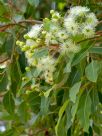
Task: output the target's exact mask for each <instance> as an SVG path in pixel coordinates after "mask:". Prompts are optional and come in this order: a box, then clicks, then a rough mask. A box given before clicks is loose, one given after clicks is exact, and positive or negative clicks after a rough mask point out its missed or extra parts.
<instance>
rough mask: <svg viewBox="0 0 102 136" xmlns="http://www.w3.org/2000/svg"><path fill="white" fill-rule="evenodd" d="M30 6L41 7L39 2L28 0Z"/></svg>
mask: <svg viewBox="0 0 102 136" xmlns="http://www.w3.org/2000/svg"><path fill="white" fill-rule="evenodd" d="M28 2H29V4H31V5H32V6H35V7H37V6H38V5H39V2H40V1H39V0H28Z"/></svg>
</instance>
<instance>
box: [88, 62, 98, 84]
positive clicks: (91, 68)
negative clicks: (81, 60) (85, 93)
mask: <svg viewBox="0 0 102 136" xmlns="http://www.w3.org/2000/svg"><path fill="white" fill-rule="evenodd" d="M99 68H100V65H99V63H98V61H94V60H92V62H91V63H90V64H89V65H88V66H87V67H86V69H85V74H86V77H87V78H88V80H90V81H92V82H96V81H97V78H98V71H99Z"/></svg>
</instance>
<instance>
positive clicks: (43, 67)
mask: <svg viewBox="0 0 102 136" xmlns="http://www.w3.org/2000/svg"><path fill="white" fill-rule="evenodd" d="M54 64H55V59H53V58H52V57H50V56H47V57H44V58H41V59H39V60H38V64H37V68H38V69H39V70H40V71H43V76H44V78H45V81H46V82H48V83H52V81H53V72H54V70H55V67H54Z"/></svg>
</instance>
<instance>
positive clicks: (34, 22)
mask: <svg viewBox="0 0 102 136" xmlns="http://www.w3.org/2000/svg"><path fill="white" fill-rule="evenodd" d="M24 23H30V24H42V21H38V20H22V21H19V22H15V23H9V24H5V25H2V26H0V29H1V31H4V30H5V29H8V28H9V27H13V26H15V25H22V24H24ZM23 27H24V26H23Z"/></svg>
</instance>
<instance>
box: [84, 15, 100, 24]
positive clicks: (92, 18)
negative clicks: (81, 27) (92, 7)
mask: <svg viewBox="0 0 102 136" xmlns="http://www.w3.org/2000/svg"><path fill="white" fill-rule="evenodd" d="M86 23H87V24H90V25H91V26H93V27H95V26H96V25H97V24H98V19H97V18H96V16H95V14H94V13H90V14H88V15H87V19H86Z"/></svg>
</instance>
